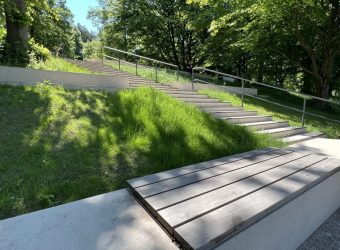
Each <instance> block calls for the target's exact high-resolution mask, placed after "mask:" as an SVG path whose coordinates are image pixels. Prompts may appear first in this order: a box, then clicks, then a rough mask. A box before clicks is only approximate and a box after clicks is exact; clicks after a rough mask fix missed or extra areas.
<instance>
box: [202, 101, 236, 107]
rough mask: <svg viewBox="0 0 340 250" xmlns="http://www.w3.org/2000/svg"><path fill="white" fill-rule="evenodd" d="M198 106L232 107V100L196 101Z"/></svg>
mask: <svg viewBox="0 0 340 250" xmlns="http://www.w3.org/2000/svg"><path fill="white" fill-rule="evenodd" d="M196 106H197V107H199V108H221V107H231V103H230V102H216V103H209V102H205V103H196Z"/></svg>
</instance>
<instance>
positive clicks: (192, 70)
mask: <svg viewBox="0 0 340 250" xmlns="http://www.w3.org/2000/svg"><path fill="white" fill-rule="evenodd" d="M194 70H195V68H194V67H193V68H192V69H191V90H192V91H193V90H194Z"/></svg>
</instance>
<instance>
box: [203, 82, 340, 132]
mask: <svg viewBox="0 0 340 250" xmlns="http://www.w3.org/2000/svg"><path fill="white" fill-rule="evenodd" d="M199 92H200V93H203V94H207V95H208V96H210V97H215V98H218V99H220V100H223V101H228V102H231V103H232V104H233V105H235V106H240V105H241V98H240V96H239V95H234V94H231V93H226V92H222V91H216V90H208V89H204V90H200V91H199ZM259 94H260V95H261V98H265V99H267V100H269V101H272V102H276V103H280V104H283V105H288V106H290V107H294V108H298V109H301V107H302V99H301V98H300V97H297V96H294V95H290V94H288V93H282V92H277V91H273V90H267V89H261V88H260V89H259ZM245 110H254V111H258V114H260V115H272V116H273V118H274V120H281V121H283V120H285V121H289V122H290V124H291V125H292V126H301V113H300V112H297V111H294V110H289V109H286V108H283V107H279V106H276V105H273V104H269V103H266V102H264V101H261V100H256V99H254V98H251V97H245ZM307 111H308V112H311V113H315V114H318V115H323V116H326V117H329V118H331V119H338V120H340V113H338V112H339V111H337V110H336V107H334V110H333V111H332V112H323V111H321V110H320V109H318V108H315V107H313V106H312V103H311V102H308V105H307ZM305 126H306V127H307V129H308V130H309V131H319V132H323V133H326V134H327V136H328V137H330V138H339V137H340V123H335V122H330V121H326V120H325V119H321V118H315V117H312V116H308V115H307V116H306V120H305Z"/></svg>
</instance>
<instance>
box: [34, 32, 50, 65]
mask: <svg viewBox="0 0 340 250" xmlns="http://www.w3.org/2000/svg"><path fill="white" fill-rule="evenodd" d="M29 45H30V48H31V56H32V57H33V59H32V60H37V61H43V62H45V61H46V60H47V59H48V58H49V57H50V51H49V50H48V49H47V48H45V47H44V46H42V45H40V44H39V43H36V42H35V40H34V39H33V38H32V39H31V40H30V41H29ZM31 63H32V61H31Z"/></svg>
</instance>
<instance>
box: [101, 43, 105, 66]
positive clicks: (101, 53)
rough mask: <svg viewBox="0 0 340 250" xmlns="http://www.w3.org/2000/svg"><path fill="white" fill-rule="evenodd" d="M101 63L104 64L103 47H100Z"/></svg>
mask: <svg viewBox="0 0 340 250" xmlns="http://www.w3.org/2000/svg"><path fill="white" fill-rule="evenodd" d="M101 54H102V63H104V47H103V46H101Z"/></svg>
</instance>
